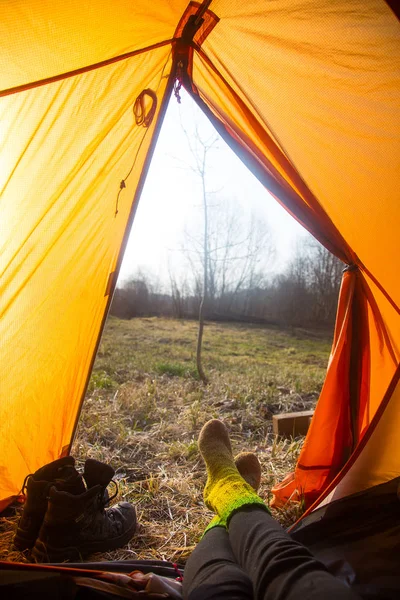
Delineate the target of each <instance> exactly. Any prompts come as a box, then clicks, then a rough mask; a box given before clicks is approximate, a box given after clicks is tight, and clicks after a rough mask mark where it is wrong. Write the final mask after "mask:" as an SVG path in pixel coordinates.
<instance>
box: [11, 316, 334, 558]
mask: <svg viewBox="0 0 400 600" xmlns="http://www.w3.org/2000/svg"><path fill="white" fill-rule="evenodd" d="M195 332H196V324H195V323H190V322H187V323H180V322H174V321H167V320H162V319H160V320H157V319H137V320H134V321H130V322H120V321H117V320H116V319H112V320H111V321H110V322H109V324H108V326H107V328H106V332H105V335H104V336H103V341H102V344H101V347H100V352H99V354H98V358H97V361H96V365H95V369H94V372H93V375H92V380H91V385H90V387H89V391H88V394H87V399H86V402H85V404H84V410H83V413H82V416H81V420H80V425H79V430H78V435H77V438H76V441H75V444H74V448H73V455H74V456H75V457H76V458H77V462H78V466H79V467H83V464H84V460H85V459H86V458H87V457H91V458H96V459H98V460H101V461H104V462H107V463H109V464H111V465H112V466H113V467H114V469H115V471H116V475H115V479H116V480H117V482H118V485H119V496H118V498H117V500H126V501H129V502H133V503H134V504H135V506H136V510H137V515H138V521H139V527H138V531H137V534H136V535H135V536H134V537H133V538H132V540H131V542H130V543H129V544H128V545H127V546H126V547H124V548H122V549H120V550H118V551H114V552H110V553H106V554H102V555H94V556H92V557H90V558H91V560H124V559H160V560H169V561H173V562H179V563H184V562H185V561H186V559H187V557H188V556H189V555H190V553H191V551H192V550H193V548H194V546H195V544H196V543H197V542H198V540H199V539H200V537H201V534H202V532H203V530H204V528H205V527H206V525H207V524H208V522H209V521H210V519H211V518H212V514H211V513H210V511H208V510H207V509H206V508H205V506H204V504H203V498H202V491H203V486H204V483H205V471H204V466H203V463H202V460H201V457H200V455H199V453H198V450H197V437H198V434H199V431H200V429H201V427H202V425H203V424H204V423H205V422H206V421H207V420H208V419H210V418H220V419H222V420H223V421H224V422H225V423H226V425H227V426H228V429H229V431H230V434H231V440H232V446H233V450H234V453H238V452H239V451H241V450H253V451H256V452H257V454H258V457H259V459H260V462H261V465H262V468H263V478H262V484H261V490H260V495H261V496H262V497H263V498H264V500H265V501H266V502H267V503H269V502H270V500H271V495H270V489H271V487H272V485H273V484H274V483H275V482H277V481H280V480H281V479H282V478H283V477H284V476H285V475H286V474H287V473H288V472H290V471H291V470H292V469H293V467H294V465H295V462H296V459H297V456H298V453H299V450H300V448H301V444H302V440H301V439H298V440H277V439H276V438H275V437H274V436H273V434H272V427H271V417H272V414H273V413H274V412H280V411H282V410H298V409H303V408H310V407H311V406H313V405H314V403H315V400H316V398H317V396H318V393H319V390H320V386H321V384H322V380H323V375H324V371H325V369H324V365H325V363H326V361H327V358H328V352H329V339H327V338H325V337H323V336H322V337H321V336H311V335H309V336H308V335H307V334H306V333H305V332H297V333H296V332H294V333H292V334H290V335H289V334H288V333H286V332H281V331H278V330H273V329H265V328H264V329H261V328H255V327H241V326H236V325H229V324H226V325H211V324H210V325H208V326H207V329H206V338H205V339H206V342H207V343H206V345H205V351H204V352H205V357H206V360H205V367H206V369H207V371H208V374H209V378H210V383H209V384H208V385H207V386H204V385H203V384H202V383H201V382H199V381H198V380H197V379H196V378H194V376H193V375H194V372H193V367H192V360H193V347H192V341H193V340H194V339H195ZM182 365H183V367H182ZM160 373H163V374H160ZM168 373H173V374H174V375H171V374H168ZM272 512H273V514H274V515H275V516H276V518H278V519H279V521H280V522H281V523H282V524H283V525H284V526H288V525H290V524H291V523H293V522H294V521H295V520H296V519H297V517H298V516H299V515H300V512H301V507H300V506H299V505H291V506H290V507H287V508H286V509H285V510H283V511H279V512H277V511H272ZM16 523H17V516H9V517H4V518H3V519H2V520H1V528H2V535H1V536H0V558H1V559H3V560H4V559H5V560H29V557H25V556H23V555H21V554H20V553H18V552H15V551H13V549H12V544H11V542H12V537H13V534H14V531H15V528H16Z"/></svg>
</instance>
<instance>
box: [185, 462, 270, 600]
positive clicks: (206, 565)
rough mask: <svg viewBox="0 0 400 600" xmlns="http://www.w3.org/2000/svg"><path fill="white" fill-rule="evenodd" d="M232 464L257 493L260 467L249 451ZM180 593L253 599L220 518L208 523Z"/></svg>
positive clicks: (194, 598) (207, 599)
mask: <svg viewBox="0 0 400 600" xmlns="http://www.w3.org/2000/svg"><path fill="white" fill-rule="evenodd" d="M235 465H236V468H237V469H238V471H239V473H240V474H241V476H242V477H243V478H244V479H245V481H247V483H248V484H249V485H251V487H252V488H253V489H254V490H256V491H257V490H258V488H259V487H260V483H261V465H260V463H259V461H258V458H257V456H256V455H255V454H253V453H252V452H241V453H240V454H239V455H238V456H237V457H236V458H235ZM183 594H184V598H185V600H189V599H190V600H200V599H201V600H212V599H214V598H215V599H217V598H233V599H239V598H240V599H243V600H252V599H253V585H252V583H251V581H250V579H249V578H248V576H247V575H246V574H245V573H244V571H243V570H242V569H241V568H240V567H239V565H238V564H237V562H236V559H235V557H234V555H233V552H232V548H231V545H230V543H229V539H228V534H227V531H226V527H225V524H224V523H222V522H221V519H220V518H219V517H214V519H213V520H212V521H211V523H210V525H209V526H208V527H207V529H206V533H205V535H204V536H203V538H202V540H201V541H200V543H199V544H198V545H197V546H196V548H195V550H194V552H193V553H192V555H191V556H190V558H189V560H188V562H187V564H186V567H185V573H184V578H183Z"/></svg>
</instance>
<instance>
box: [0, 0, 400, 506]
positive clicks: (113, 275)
mask: <svg viewBox="0 0 400 600" xmlns="http://www.w3.org/2000/svg"><path fill="white" fill-rule="evenodd" d="M395 9H396V5H395V4H393V7H391V6H390V4H389V3H387V2H384V1H383V0H363V2H360V1H359V0H336V1H335V2H333V3H332V2H329V1H328V0H307V1H306V2H301V3H299V2H297V1H296V0H276V1H274V2H264V1H261V0H247V1H246V2H243V1H240V2H239V1H237V0H213V1H212V2H210V1H209V0H207V1H204V2H202V3H199V2H190V3H189V4H187V0H169V1H168V2H167V1H165V0H153V2H151V3H148V2H147V1H144V0H137V1H136V2H131V1H127V0H113V2H109V0H96V2H92V3H90V2H83V3H82V2H80V1H78V0H69V2H65V1H63V2H61V1H60V0H31V1H30V2H24V1H22V0H13V1H12V2H11V1H5V2H2V4H1V7H0V11H1V18H0V30H1V44H2V52H1V58H0V60H1V68H0V78H1V85H0V88H1V92H0V111H1V170H0V190H1V199H0V222H1V232H2V234H1V238H0V244H1V259H0V270H1V294H0V315H1V325H0V328H1V329H0V340H1V351H2V358H3V360H2V365H3V369H2V375H1V403H0V457H1V464H0V500H1V506H2V507H4V506H6V505H7V504H8V503H9V502H10V501H11V500H12V499H13V498H15V496H16V495H17V494H18V492H19V490H20V487H21V482H22V481H23V479H24V477H25V475H27V474H28V473H31V472H34V471H35V470H36V469H37V468H38V467H40V466H41V465H43V464H45V463H47V462H49V461H51V460H54V459H55V458H58V457H60V456H61V455H63V454H65V453H68V451H69V449H70V445H71V441H72V439H73V436H74V431H75V427H76V423H77V419H78V417H79V412H80V408H81V405H82V401H83V398H84V395H85V390H86V386H87V382H88V379H89V376H90V371H91V367H92V365H93V360H94V356H95V353H96V349H97V346H98V343H99V339H100V335H101V332H102V329H103V326H104V322H105V319H106V316H107V311H108V308H109V305H110V302H111V298H112V294H113V290H114V288H115V284H116V279H117V275H118V271H119V267H120V264H121V260H122V255H123V251H124V247H125V244H126V241H127V237H128V234H129V230H130V227H131V225H132V221H133V218H134V214H135V209H136V206H137V203H138V201H139V197H140V193H141V190H142V187H143V184H144V180H145V177H146V172H147V169H148V166H149V163H150V160H151V155H152V152H153V149H154V146H155V144H156V140H157V135H158V133H159V130H160V127H161V124H162V121H163V117H164V114H165V110H166V106H167V103H168V100H169V98H170V96H171V93H173V92H174V90H175V94H177V95H178V94H179V89H180V87H181V86H184V87H185V88H186V89H187V91H188V92H189V93H190V94H191V95H192V97H193V98H194V99H195V101H196V102H197V103H198V105H199V106H200V107H201V108H202V109H203V111H204V112H205V113H206V114H207V115H208V117H209V119H210V120H211V121H212V122H213V123H214V125H215V127H216V128H217V129H218V131H219V132H220V133H221V135H222V136H223V137H224V138H225V140H227V142H228V143H229V144H230V146H231V147H232V148H233V149H234V151H235V152H236V153H237V154H238V155H239V156H240V157H241V158H242V159H243V161H244V162H245V163H246V164H247V165H248V167H249V168H250V169H251V170H252V171H253V173H254V174H255V175H256V176H257V177H258V178H259V179H260V180H261V181H262V182H263V183H264V184H265V186H266V187H267V188H268V190H269V191H270V192H271V193H272V194H273V195H274V196H275V197H276V199H277V201H278V202H280V203H281V204H282V205H283V206H284V207H285V208H286V209H287V210H288V211H289V212H290V213H291V214H292V215H293V216H294V217H295V218H296V219H297V220H298V221H299V222H300V223H302V224H303V225H304V227H306V228H307V229H308V230H309V231H310V232H311V233H312V234H313V235H314V236H315V237H316V238H317V239H318V240H319V241H320V242H322V243H323V244H324V245H325V246H326V247H327V248H328V249H329V250H331V251H332V252H333V253H334V254H335V255H336V256H338V257H339V258H341V259H342V260H343V261H344V262H346V263H347V264H348V268H347V269H346V270H345V272H344V275H343V283H342V287H341V293H340V300H339V307H338V314H337V322H336V331H335V338H334V343H333V347H332V353H331V357H330V362H329V367H328V372H327V377H326V381H325V385H324V387H323V390H322V394H321V397H320V400H319V402H318V406H317V409H316V411H315V415H314V418H313V421H312V424H311V427H310V431H309V434H308V436H307V439H306V442H305V445H304V448H303V451H302V453H301V456H300V459H299V462H298V465H297V468H296V470H295V472H294V473H293V474H291V475H290V476H288V478H287V479H286V481H285V482H283V483H282V484H281V485H279V486H277V487H276V488H275V490H274V493H275V502H276V503H277V504H279V503H282V502H284V501H286V499H288V498H289V497H299V496H304V497H305V498H306V501H307V503H308V504H309V505H311V504H312V503H313V502H316V504H314V507H315V506H317V505H318V504H320V503H321V502H328V501H331V500H332V499H337V498H340V497H343V496H347V495H349V494H352V493H354V492H357V491H360V490H363V489H366V488H370V487H372V486H376V485H377V484H379V483H382V482H385V481H389V480H391V479H393V478H394V477H397V476H399V474H400V450H399V446H398V443H397V432H398V431H399V429H400V383H399V376H400V369H399V358H400V335H399V333H400V309H399V306H400V278H399V276H398V259H399V241H398V240H399V228H400V184H399V174H400V25H399V22H398V20H397V18H396V15H395V12H394V11H395Z"/></svg>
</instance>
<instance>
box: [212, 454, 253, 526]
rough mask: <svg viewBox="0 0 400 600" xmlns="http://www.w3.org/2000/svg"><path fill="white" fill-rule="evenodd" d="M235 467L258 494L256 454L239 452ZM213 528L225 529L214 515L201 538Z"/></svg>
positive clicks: (224, 522) (219, 519)
mask: <svg viewBox="0 0 400 600" xmlns="http://www.w3.org/2000/svg"><path fill="white" fill-rule="evenodd" d="M235 466H236V468H237V470H238V471H239V473H240V475H241V476H242V477H243V479H244V480H245V481H246V483H248V484H249V485H251V487H252V488H253V490H254V491H255V492H258V489H259V487H260V484H261V465H260V462H259V460H258V458H257V456H256V454H254V452H241V453H240V454H238V455H237V456H236V457H235ZM214 527H224V528H225V529H226V521H223V520H222V519H221V517H219V516H218V515H216V516H215V517H213V519H212V520H211V521H210V523H209V524H208V526H207V527H206V529H205V530H204V533H203V536H204V535H205V534H206V533H207V531H209V530H210V529H213V528H214Z"/></svg>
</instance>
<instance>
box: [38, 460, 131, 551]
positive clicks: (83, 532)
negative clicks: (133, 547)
mask: <svg viewBox="0 0 400 600" xmlns="http://www.w3.org/2000/svg"><path fill="white" fill-rule="evenodd" d="M113 475H114V470H113V469H112V468H111V467H110V466H108V465H105V464H103V463H100V462H97V461H95V460H91V459H88V460H87V461H86V463H85V470H84V473H83V477H84V479H85V481H86V484H87V488H88V489H87V490H86V491H85V492H83V493H81V494H73V493H68V492H66V491H60V490H59V489H57V488H56V487H52V488H51V489H50V493H49V501H48V507H47V512H46V515H45V517H44V521H43V525H42V527H41V529H40V532H39V536H38V539H37V540H36V544H35V546H34V548H33V551H32V557H33V558H34V560H36V562H63V561H65V560H70V561H78V560H81V559H82V557H83V556H84V555H87V554H91V553H93V552H106V551H107V550H114V549H115V548H120V547H121V546H124V545H125V544H126V543H127V542H128V541H129V540H130V539H131V537H132V536H133V534H134V533H135V530H136V511H135V508H134V507H133V506H132V505H131V504H129V503H128V502H120V503H119V504H117V505H116V506H114V507H112V508H108V509H105V505H106V504H107V503H108V498H107V497H105V490H106V487H107V485H108V484H109V483H110V481H111V479H112V477H113ZM111 499H112V498H111Z"/></svg>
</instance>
